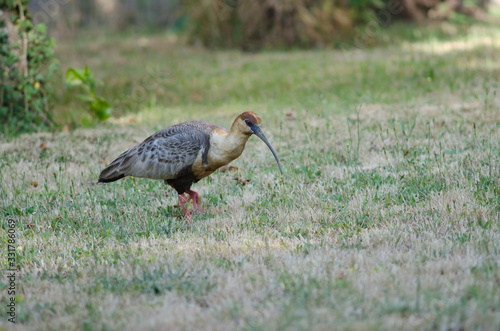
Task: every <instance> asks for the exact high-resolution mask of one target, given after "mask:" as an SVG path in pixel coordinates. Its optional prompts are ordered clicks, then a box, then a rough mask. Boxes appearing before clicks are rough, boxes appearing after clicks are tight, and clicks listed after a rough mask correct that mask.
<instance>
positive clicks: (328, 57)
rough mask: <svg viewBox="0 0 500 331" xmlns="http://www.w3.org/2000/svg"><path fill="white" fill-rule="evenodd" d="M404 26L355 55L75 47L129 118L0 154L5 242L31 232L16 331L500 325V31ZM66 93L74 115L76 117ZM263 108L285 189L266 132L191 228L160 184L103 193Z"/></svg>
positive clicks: (75, 58) (23, 141)
mask: <svg viewBox="0 0 500 331" xmlns="http://www.w3.org/2000/svg"><path fill="white" fill-rule="evenodd" d="M446 29H447V30H450V29H451V30H453V29H455V27H454V26H453V25H449V26H447V27H446ZM405 31H410V32H411V31H413V33H414V34H415V35H418V38H413V39H411V40H407V41H404V40H402V41H401V42H398V43H396V44H394V45H392V46H391V45H387V46H381V47H376V48H366V49H348V50H308V51H306V50H294V51H289V52H285V51H262V52H258V53H243V52H239V51H234V50H222V51H208V50H203V49H200V48H197V47H186V46H180V45H179V44H178V43H177V42H176V40H174V39H175V38H172V36H168V35H160V34H155V35H148V36H140V37H139V36H136V35H127V34H123V35H120V36H110V35H106V34H104V35H101V36H98V37H95V38H90V37H88V38H78V39H75V40H69V41H67V42H65V43H60V45H59V47H58V56H59V59H60V61H61V65H62V66H63V68H67V67H71V66H75V67H83V66H84V65H85V64H88V65H89V67H90V68H91V70H93V71H94V72H95V73H96V76H97V77H98V78H100V79H101V80H102V81H103V82H104V85H103V86H102V87H101V88H100V91H101V92H102V93H103V95H104V96H105V97H106V98H108V99H109V100H112V102H113V104H114V111H115V113H114V116H113V118H112V119H111V120H110V121H109V122H108V123H104V124H98V125H95V126H93V127H89V128H82V127H79V128H76V129H73V127H72V126H71V125H68V126H67V127H66V128H65V130H62V131H61V132H54V133H50V132H44V133H43V132H42V133H38V134H30V135H23V136H20V137H17V138H8V139H7V138H2V140H1V141H0V215H1V219H2V223H1V224H2V231H1V235H0V237H1V239H2V245H5V246H7V244H6V240H7V229H8V220H9V219H12V220H15V222H16V227H15V231H16V236H17V243H16V251H17V264H18V267H19V270H18V271H17V276H18V280H17V283H16V286H17V295H16V300H17V311H16V314H17V315H16V317H17V323H16V324H15V325H13V324H11V323H8V322H7V320H6V318H4V316H3V314H2V319H1V320H0V329H9V330H10V329H12V330H25V329H26V330H31V329H36V330H55V329H62V330H73V329H74V330H77V329H80V330H116V329H122V330H137V329H141V330H153V329H164V330H173V329H182V330H193V329H206V330H285V329H286V330H327V329H337V330H377V329H380V330H382V329H386V330H387V329H409V330H412V329H419V330H437V329H439V330H478V329H481V330H498V329H500V270H499V263H500V258H499V250H500V98H499V95H500V85H499V78H500V30H499V29H498V28H495V27H490V26H482V25H476V26H472V27H470V28H469V29H467V30H465V31H459V32H460V33H456V34H453V33H452V34H450V35H448V36H446V37H439V36H438V37H436V35H435V33H434V32H433V33H429V34H426V33H425V31H424V32H421V31H420V30H419V28H414V30H411V29H409V30H405ZM417 32H418V33H417ZM60 93H61V96H60V97H61V98H62V99H63V100H64V102H62V103H61V104H59V105H57V106H56V111H57V113H58V118H60V119H61V121H62V122H65V121H67V122H68V123H71V122H72V121H73V122H74V121H77V120H78V119H79V116H81V115H80V113H79V112H83V111H84V109H83V107H82V106H81V104H79V103H78V102H77V101H74V100H73V96H72V94H71V93H66V94H64V93H63V92H60ZM79 107H81V108H79ZM249 110H251V111H254V112H256V113H257V114H259V115H260V117H261V118H262V121H263V122H262V129H263V131H264V133H265V134H266V136H267V137H268V139H269V141H270V142H271V144H272V145H273V146H274V148H275V149H276V151H277V153H278V155H279V157H280V161H281V163H282V166H283V168H284V175H283V176H280V175H279V171H278V169H277V166H276V163H275V161H274V159H273V156H272V154H271V153H270V152H269V150H268V149H267V147H266V146H265V145H264V144H263V143H262V142H261V141H260V140H258V139H257V138H255V137H253V138H251V139H250V141H249V142H248V144H247V147H246V149H245V151H244V153H243V154H242V156H241V157H240V158H238V159H237V160H235V161H234V162H232V163H231V166H232V167H231V168H228V169H227V170H226V171H217V172H215V173H214V174H213V175H212V176H210V178H205V179H204V180H202V181H200V182H199V183H198V184H195V185H194V187H193V189H194V190H196V191H198V192H199V193H200V195H201V199H202V204H203V207H204V210H205V213H204V214H201V215H200V214H195V215H194V216H193V222H192V224H188V222H187V220H186V218H184V217H183V212H182V209H181V208H179V207H178V206H177V195H176V193H175V191H174V190H173V189H171V188H170V187H168V186H166V185H165V184H164V183H163V182H162V181H157V180H156V181H155V180H148V179H137V178H127V179H125V180H121V181H118V182H115V183H111V184H107V185H101V184H99V185H98V184H96V180H97V178H98V175H99V173H100V170H101V169H103V168H104V167H105V166H106V165H107V164H109V162H111V161H112V160H113V159H114V158H115V157H116V156H118V155H119V154H120V153H121V152H123V151H124V150H126V149H127V148H129V147H132V146H134V145H135V144H137V143H139V142H141V141H142V140H143V139H145V138H146V137H148V136H149V135H150V134H152V133H153V132H155V131H156V130H159V129H162V128H165V127H168V126H170V125H173V124H176V123H179V122H183V121H188V120H206V121H210V122H214V123H217V124H221V125H223V126H225V127H226V128H228V127H230V125H231V123H232V121H233V120H234V118H235V117H236V116H237V115H238V114H240V113H241V112H243V111H249ZM1 251H2V258H1V261H2V269H3V270H5V269H6V268H7V253H6V251H7V250H4V247H2V250H1ZM7 287H8V282H7V280H6V278H5V277H2V279H1V280H0V301H1V302H2V307H4V306H5V305H6V304H7V302H8V295H7Z"/></svg>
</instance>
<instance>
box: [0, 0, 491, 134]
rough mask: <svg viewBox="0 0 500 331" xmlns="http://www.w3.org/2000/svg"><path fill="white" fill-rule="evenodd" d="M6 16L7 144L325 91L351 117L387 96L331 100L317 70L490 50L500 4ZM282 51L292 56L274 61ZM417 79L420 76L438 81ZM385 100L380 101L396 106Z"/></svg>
mask: <svg viewBox="0 0 500 331" xmlns="http://www.w3.org/2000/svg"><path fill="white" fill-rule="evenodd" d="M0 8H1V11H2V14H1V15H0V24H1V25H0V28H1V29H0V32H1V33H0V39H1V40H2V43H3V44H2V45H3V46H2V47H3V48H2V49H1V50H0V63H1V64H2V67H3V70H2V77H1V78H2V81H3V82H2V85H1V88H2V93H1V94H0V95H2V99H1V101H2V105H1V106H0V116H1V117H2V118H1V119H2V122H3V123H8V124H3V127H2V133H3V134H4V135H7V136H9V135H13V134H17V133H20V132H31V131H37V130H40V129H47V128H48V129H51V128H52V129H56V130H59V129H61V128H62V129H64V130H71V129H73V128H75V127H78V126H81V125H84V126H92V125H95V124H96V123H99V122H100V121H104V120H107V119H108V118H111V121H113V120H114V121H117V118H120V117H123V116H125V115H130V114H137V113H139V112H141V111H142V110H144V109H146V108H147V109H155V108H162V107H163V109H164V107H167V106H168V107H169V109H170V110H169V111H171V112H174V113H175V111H176V110H175V109H180V108H179V107H182V109H189V107H194V108H197V109H198V110H201V109H203V110H204V111H208V109H217V107H221V106H222V105H224V104H226V105H228V104H229V105H233V106H242V107H244V106H245V105H247V106H248V104H249V103H251V104H262V103H269V102H270V100H275V101H276V102H278V103H279V102H281V103H282V104H283V105H285V104H287V103H292V104H293V102H294V100H293V99H294V98H296V100H295V102H296V105H297V104H299V105H300V106H298V107H299V108H300V107H302V106H304V107H309V106H308V104H309V105H310V104H312V105H313V106H312V107H314V105H315V102H314V101H310V102H309V101H308V100H310V98H312V96H315V95H316V96H317V95H325V93H327V94H328V98H329V99H331V100H333V101H335V102H336V104H339V105H340V106H339V107H353V105H355V104H359V103H360V102H362V101H363V100H364V99H363V98H365V99H366V98H367V95H368V96H369V95H374V94H377V93H379V94H380V93H382V94H383V95H385V94H384V90H378V89H377V88H378V87H373V86H370V85H369V83H367V82H365V80H364V79H366V78H368V79H369V78H370V77H371V76H370V75H366V76H365V77H364V78H363V77H357V78H356V76H353V78H352V79H351V80H350V81H348V82H346V81H344V82H339V81H338V80H336V82H337V83H338V84H341V86H342V87H344V88H345V87H346V86H348V85H349V84H351V86H349V88H350V89H351V90H353V91H354V93H352V94H350V95H347V96H346V95H344V96H343V97H342V98H341V97H340V94H337V92H333V93H330V92H331V90H329V91H326V90H325V87H324V86H325V84H324V80H325V79H326V80H328V77H321V79H315V80H314V81H316V82H317V83H314V81H312V82H311V83H310V84H309V85H304V82H305V81H308V80H309V79H310V78H314V77H316V76H317V75H318V71H321V68H322V67H324V66H325V65H324V64H322V62H321V61H337V62H338V63H341V62H342V61H346V60H349V59H351V58H352V57H355V56H362V54H367V53H366V52H370V50H372V49H376V48H377V47H402V45H408V44H409V43H418V42H429V41H453V40H464V39H463V38H466V40H468V41H467V42H471V43H473V42H474V41H473V40H472V39H474V40H476V41H477V39H478V38H482V37H481V36H483V37H484V36H486V37H487V38H488V39H487V40H486V41H485V40H482V41H481V42H480V44H481V45H483V46H484V43H486V44H488V43H489V50H491V52H494V51H495V46H494V43H495V41H496V40H497V39H498V33H497V32H498V17H499V13H500V11H499V9H498V8H499V1H498V0H468V1H464V0H462V1H460V0H443V1H437V0H353V1H347V0H259V1H249V0H199V1H195V0H185V1H180V0H32V1H27V0H22V1H21V0H2V1H0ZM30 20H32V24H28V23H26V22H28V21H30ZM2 36H3V37H2ZM460 38H462V39H460ZM471 38H472V39H471ZM471 40H472V41H471ZM471 45H472V44H471ZM487 46H488V45H486V46H484V47H486V48H488V47H487ZM435 47H440V46H435ZM442 47H449V45H448V46H446V45H444V46H442ZM484 47H483V48H484ZM330 50H332V51H331V53H328V52H330ZM489 50H486V51H489ZM483 51H484V50H483ZM300 52H303V53H300ZM315 52H316V53H315ZM325 52H327V53H325ZM394 52H396V53H397V52H402V49H401V48H398V49H397V50H394ZM285 53H287V54H291V56H292V58H286V57H283V58H281V59H279V57H280V56H281V55H279V54H285ZM299 53H300V54H302V55H297V54H299ZM403 53H404V52H402V53H401V54H403ZM252 54H253V55H252ZM257 54H259V55H257ZM266 54H267V55H266ZM360 54H361V55H360ZM252 56H257V57H252ZM293 56H296V57H297V58H296V61H295V60H293ZM336 56H337V57H338V58H336ZM325 57H331V58H330V59H329V60H325ZM382 57H383V56H382ZM270 58H272V59H274V60H272V61H271V62H269V61H268V60H269V59H270ZM273 61H274V62H273ZM290 61H291V62H290ZM311 61H313V62H316V65H315V66H314V65H312V66H311V64H310V62H311ZM287 62H289V63H288V64H287ZM270 63H272V64H273V65H272V66H271V65H270ZM86 66H87V69H85V67H86ZM287 70H296V71H297V72H299V73H300V70H303V71H304V74H297V75H298V76H296V77H292V76H291V74H290V72H287ZM384 70H385V69H384ZM384 70H382V71H384ZM415 70H416V71H417V73H416V75H418V76H419V77H420V76H422V77H423V78H426V77H431V76H432V77H434V76H437V74H438V72H439V70H438V68H433V67H432V66H430V67H429V66H426V67H425V68H423V69H422V70H424V71H425V73H424V72H423V71H419V70H420V69H418V68H417V69H415ZM269 72H273V73H274V74H273V75H270V76H268V75H267V74H268V73H269ZM259 73H260V74H259ZM451 75H452V74H451ZM316 78H318V77H316ZM371 78H372V79H374V80H377V77H371ZM378 78H384V79H386V78H387V76H386V77H380V76H379V77H378ZM322 79H323V80H322ZM405 79H407V78H405ZM294 80H296V82H297V83H300V84H293V83H291V82H293V81H294ZM407 80H408V79H407ZM322 81H323V83H321V82H322ZM403 83H404V84H406V85H407V86H411V84H413V83H411V82H407V81H403ZM317 84H319V85H317ZM328 84H330V85H328ZM328 84H327V85H328V86H329V88H331V83H328ZM367 84H368V85H367ZM339 86H340V85H339ZM358 89H359V91H358ZM337 91H338V89H337ZM292 93H295V94H294V95H291V94H292ZM360 96H362V97H360ZM383 98H386V99H387V100H386V99H383ZM383 98H382V99H381V100H377V101H384V102H389V101H391V100H390V98H388V97H387V96H385V97H383ZM280 100H281V101H280ZM365 101H366V100H365ZM176 107H177V108H176ZM178 111H180V110H178ZM132 117H133V116H132ZM132 117H131V118H132ZM135 120H138V119H137V118H136V119H135ZM131 121H134V120H131Z"/></svg>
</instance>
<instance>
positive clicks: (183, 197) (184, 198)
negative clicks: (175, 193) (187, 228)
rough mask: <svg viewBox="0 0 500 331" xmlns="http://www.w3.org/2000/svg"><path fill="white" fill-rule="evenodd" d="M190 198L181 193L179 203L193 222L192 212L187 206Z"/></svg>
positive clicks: (189, 220)
mask: <svg viewBox="0 0 500 331" xmlns="http://www.w3.org/2000/svg"><path fill="white" fill-rule="evenodd" d="M188 201H189V199H188V198H186V197H185V196H184V194H179V203H180V204H181V206H182V209H184V212H185V213H186V217H187V219H188V222H189V224H191V214H190V213H189V211H188V210H187V208H186V202H188Z"/></svg>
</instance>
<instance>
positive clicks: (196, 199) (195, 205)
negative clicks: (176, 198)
mask: <svg viewBox="0 0 500 331" xmlns="http://www.w3.org/2000/svg"><path fill="white" fill-rule="evenodd" d="M186 193H187V194H189V200H193V208H194V210H195V211H196V210H197V209H198V210H199V211H200V214H203V209H202V208H201V201H200V195H199V194H198V193H196V192H195V191H191V190H189V191H186Z"/></svg>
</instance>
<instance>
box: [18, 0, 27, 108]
mask: <svg viewBox="0 0 500 331" xmlns="http://www.w3.org/2000/svg"><path fill="white" fill-rule="evenodd" d="M17 3H18V5H19V16H21V20H22V21H23V22H24V20H25V19H26V18H25V17H24V9H23V4H22V2H21V0H17ZM21 65H22V66H23V71H24V72H23V74H24V78H25V82H24V111H25V112H26V113H28V99H27V97H28V87H27V86H26V79H27V78H28V34H27V33H26V30H23V55H22V58H21Z"/></svg>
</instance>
